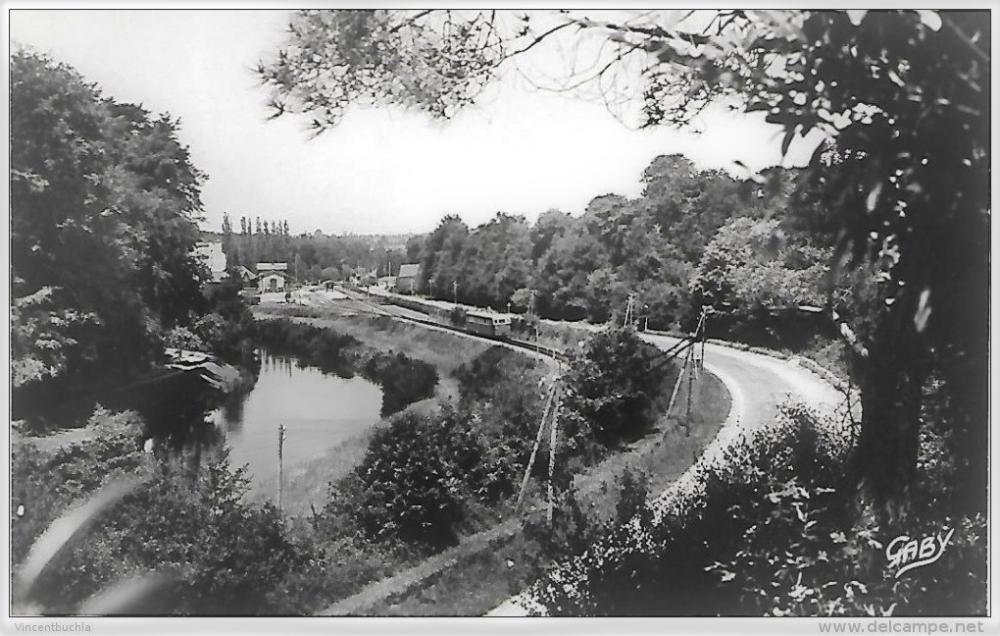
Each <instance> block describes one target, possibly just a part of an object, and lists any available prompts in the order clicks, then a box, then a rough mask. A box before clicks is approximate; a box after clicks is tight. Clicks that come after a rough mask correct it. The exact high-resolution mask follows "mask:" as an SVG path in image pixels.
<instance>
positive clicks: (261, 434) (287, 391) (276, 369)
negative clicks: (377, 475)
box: [210, 351, 382, 499]
mask: <svg viewBox="0 0 1000 636" xmlns="http://www.w3.org/2000/svg"><path fill="white" fill-rule="evenodd" d="M381 405H382V390H381V389H380V388H379V386H378V385H376V384H374V383H372V382H370V381H368V380H366V379H364V378H362V377H361V376H357V375H356V376H354V377H351V378H344V377H338V376H336V375H333V374H330V373H324V372H323V371H321V370H319V369H317V368H315V367H311V366H304V365H302V364H300V363H299V362H298V361H297V360H296V359H295V358H291V357H285V356H278V355H272V354H269V353H267V352H266V351H264V352H262V353H261V367H260V375H259V376H258V378H257V383H256V385H254V387H253V389H251V390H250V391H249V392H247V393H244V394H242V395H239V396H233V397H232V398H231V399H229V400H227V403H226V404H224V405H223V406H221V407H219V408H218V409H216V410H215V411H213V412H212V413H211V415H210V417H211V419H212V421H213V422H214V423H215V424H216V426H217V427H218V428H219V429H220V430H221V432H222V433H223V434H224V436H225V440H226V441H225V443H226V445H227V446H228V447H229V457H230V463H231V464H232V466H233V467H234V468H235V467H238V466H241V465H243V464H247V465H248V467H249V477H250V479H251V488H252V494H253V495H255V498H260V497H262V496H263V498H267V499H273V494H274V493H272V492H270V491H271V490H273V489H274V488H275V486H276V484H277V472H278V425H279V424H284V425H285V443H284V466H285V473H286V475H290V474H293V473H295V472H301V471H302V469H303V467H307V466H309V465H310V463H315V462H316V461H317V460H320V459H322V458H324V457H326V458H328V459H329V461H331V462H334V463H340V462H351V463H353V462H355V461H357V454H356V453H348V454H349V455H350V457H344V458H338V457H337V453H336V449H337V448H339V447H340V448H346V447H349V446H350V442H351V440H355V439H358V438H359V437H363V436H365V435H366V434H367V431H368V429H369V428H371V427H372V426H373V425H375V424H376V423H378V422H379V420H380V419H381V417H380V415H379V411H380V408H381ZM286 483H287V481H286ZM268 495H271V496H268Z"/></svg>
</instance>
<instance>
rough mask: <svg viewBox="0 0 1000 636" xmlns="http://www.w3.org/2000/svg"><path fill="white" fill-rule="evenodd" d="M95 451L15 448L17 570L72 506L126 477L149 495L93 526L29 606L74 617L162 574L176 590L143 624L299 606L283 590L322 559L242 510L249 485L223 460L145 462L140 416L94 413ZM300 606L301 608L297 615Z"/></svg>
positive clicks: (167, 591) (46, 575) (256, 513)
mask: <svg viewBox="0 0 1000 636" xmlns="http://www.w3.org/2000/svg"><path fill="white" fill-rule="evenodd" d="M90 426H91V427H93V429H94V432H95V437H94V439H92V440H88V441H85V442H80V443H75V444H71V445H68V446H66V447H63V448H59V449H57V450H55V451H43V450H41V449H39V448H38V447H37V446H36V445H34V444H31V443H17V444H15V446H14V453H13V455H14V464H13V467H12V471H13V475H14V477H13V480H12V485H13V488H12V491H11V492H12V502H11V503H12V508H13V509H14V510H17V507H18V506H19V505H23V506H24V508H23V516H15V519H14V521H13V522H12V546H11V557H12V563H19V562H21V561H22V560H23V559H24V557H25V556H26V554H27V552H28V549H29V548H30V546H31V543H32V542H33V541H35V540H36V539H37V538H38V536H40V535H41V533H42V532H43V531H44V529H45V528H46V527H47V526H49V525H50V524H51V523H52V521H53V520H55V519H56V518H57V517H58V516H59V515H61V514H63V513H64V512H65V511H66V510H67V509H68V508H69V507H70V506H72V505H74V504H75V503H76V502H78V501H81V500H83V499H84V498H86V497H88V496H90V495H91V494H92V493H93V492H94V491H96V490H97V489H98V488H99V487H100V486H101V485H102V484H106V483H109V482H110V481H113V480H116V479H119V478H120V477H122V476H124V475H126V474H139V475H143V476H144V481H143V483H142V485H140V486H139V487H137V488H136V489H135V490H134V491H132V492H131V493H129V494H128V495H127V496H126V497H125V498H124V499H123V500H122V501H121V502H119V503H117V504H115V505H114V506H112V507H111V508H109V509H108V510H107V511H105V512H104V513H103V514H102V515H101V517H100V518H99V519H98V521H97V523H96V525H95V526H94V527H93V528H91V529H90V530H89V531H87V532H86V533H85V534H84V535H83V537H82V538H81V539H80V540H79V541H77V542H76V543H75V544H74V545H72V546H70V547H68V549H67V552H66V553H65V554H64V555H62V556H60V557H59V558H58V559H57V560H56V561H54V562H52V563H50V566H49V568H47V569H46V570H45V571H44V572H43V574H42V576H41V577H40V578H39V579H38V581H37V583H36V585H35V588H34V592H33V599H32V600H33V601H35V602H37V603H38V604H40V605H41V607H43V608H44V612H45V613H56V614H60V613H74V612H76V611H78V608H79V606H80V604H81V603H82V602H83V601H84V600H86V599H87V598H88V597H90V596H91V595H93V594H95V593H97V592H101V591H104V590H107V589H108V588H109V587H110V586H112V585H115V584H117V583H119V582H121V581H123V580H125V579H126V578H129V577H134V576H139V575H146V574H150V573H152V572H158V573H161V574H163V575H165V576H167V577H168V578H169V584H168V585H166V587H165V588H163V589H161V590H159V591H158V592H157V594H156V597H155V598H149V599H146V601H145V602H146V604H145V605H144V606H143V607H142V608H141V612H142V613H166V612H170V613H176V614H267V613H288V612H290V611H292V610H293V609H294V608H296V607H301V600H300V599H299V600H297V599H295V598H292V597H289V596H288V595H286V594H284V593H283V592H282V590H284V589H285V588H286V586H285V584H284V581H285V579H286V577H289V576H290V575H291V574H292V573H293V572H295V571H296V570H300V569H303V568H305V567H306V566H307V564H309V563H315V562H317V560H318V559H320V558H321V557H322V554H321V552H319V551H318V550H316V549H315V548H314V547H313V546H312V544H310V543H309V542H307V541H300V540H297V539H296V538H294V537H292V536H291V535H290V534H289V533H288V532H286V530H285V528H284V525H283V523H282V521H281V518H280V516H279V515H278V513H277V511H276V510H275V509H274V508H273V507H271V506H264V507H259V506H254V505H251V504H248V503H246V501H245V495H246V493H247V491H248V489H249V480H248V479H247V478H246V476H245V475H244V474H243V471H242V470H237V471H233V470H231V469H230V467H229V463H228V460H227V458H226V456H225V454H220V455H219V456H218V457H216V458H213V459H210V460H209V461H207V462H204V463H202V464H201V465H198V463H196V462H193V461H192V460H193V459H194V457H193V456H192V455H190V454H189V455H186V456H178V457H176V458H173V459H164V460H159V459H156V458H155V457H154V456H153V455H150V454H144V453H142V452H141V448H142V433H141V431H142V423H141V422H140V421H139V420H138V418H137V417H136V416H135V414H134V413H121V414H110V413H108V412H106V411H103V410H100V409H99V410H98V411H97V412H96V413H95V415H94V417H93V418H91V424H90ZM296 602H298V603H299V605H295V603H296Z"/></svg>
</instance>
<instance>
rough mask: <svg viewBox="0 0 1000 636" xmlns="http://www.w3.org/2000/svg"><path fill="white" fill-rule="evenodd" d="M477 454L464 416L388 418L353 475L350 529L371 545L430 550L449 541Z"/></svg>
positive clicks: (473, 478) (476, 464)
mask: <svg viewBox="0 0 1000 636" xmlns="http://www.w3.org/2000/svg"><path fill="white" fill-rule="evenodd" d="M483 450H484V449H483V447H482V446H481V443H480V441H479V440H478V437H477V435H476V434H475V432H474V430H473V428H472V422H471V420H470V418H468V417H467V416H463V415H461V414H459V413H456V412H454V411H447V410H446V411H443V412H441V413H435V414H432V415H430V416H427V417H423V416H420V415H417V414H415V413H412V412H405V413H402V414H400V415H398V416H396V417H395V418H393V419H392V420H391V421H390V423H389V426H387V427H385V428H382V429H379V430H378V431H376V433H375V435H374V436H373V437H372V439H371V441H370V442H369V445H368V450H367V451H366V453H365V458H364V460H363V461H362V463H361V465H360V466H358V468H357V469H356V470H355V473H354V477H353V479H355V480H357V482H358V486H357V487H358V495H357V497H355V498H352V505H353V506H354V514H355V516H356V518H357V523H358V524H359V525H360V527H361V529H362V531H363V532H364V533H365V534H366V535H367V536H369V537H372V538H375V539H380V540H384V539H387V538H393V539H398V540H400V541H403V542H405V543H411V544H417V545H424V546H428V547H431V548H441V547H444V546H448V545H452V544H454V543H456V542H457V540H458V537H457V534H456V531H457V526H458V524H459V522H461V521H462V519H463V518H464V514H465V509H464V506H463V503H464V500H465V499H466V497H467V496H468V488H469V485H470V483H474V482H475V481H476V476H475V472H476V471H477V470H478V469H479V466H480V464H481V457H482V455H483Z"/></svg>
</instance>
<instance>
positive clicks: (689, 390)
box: [687, 343, 695, 426]
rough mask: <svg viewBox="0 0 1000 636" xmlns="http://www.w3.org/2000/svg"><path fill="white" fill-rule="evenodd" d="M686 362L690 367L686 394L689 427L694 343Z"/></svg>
mask: <svg viewBox="0 0 1000 636" xmlns="http://www.w3.org/2000/svg"><path fill="white" fill-rule="evenodd" d="M688 361H689V362H690V367H691V368H689V369H688V394H687V421H688V426H691V392H692V391H693V390H694V366H695V365H694V343H692V344H691V348H690V349H689V350H688Z"/></svg>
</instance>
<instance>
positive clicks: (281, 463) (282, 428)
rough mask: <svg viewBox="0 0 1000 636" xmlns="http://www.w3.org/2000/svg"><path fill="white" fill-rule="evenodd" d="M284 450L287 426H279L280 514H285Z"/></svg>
mask: <svg viewBox="0 0 1000 636" xmlns="http://www.w3.org/2000/svg"><path fill="white" fill-rule="evenodd" d="M284 450H285V425H284V424H278V513H279V514H281V513H283V509H282V507H281V495H282V491H283V490H284V481H285V480H284V476H285V475H284V468H285V466H284V464H285V461H284Z"/></svg>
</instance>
